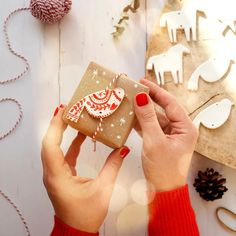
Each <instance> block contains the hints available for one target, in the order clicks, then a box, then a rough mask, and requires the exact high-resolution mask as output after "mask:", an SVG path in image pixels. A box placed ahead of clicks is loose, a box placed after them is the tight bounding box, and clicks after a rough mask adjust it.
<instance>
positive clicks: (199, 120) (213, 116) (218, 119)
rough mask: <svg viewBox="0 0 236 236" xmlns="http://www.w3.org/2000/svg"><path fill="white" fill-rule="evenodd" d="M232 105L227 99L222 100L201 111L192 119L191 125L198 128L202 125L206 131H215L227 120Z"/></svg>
mask: <svg viewBox="0 0 236 236" xmlns="http://www.w3.org/2000/svg"><path fill="white" fill-rule="evenodd" d="M233 105H234V103H232V102H231V101H230V100H229V99H228V98H224V99H222V100H221V101H219V102H216V103H213V104H211V105H210V106H208V107H207V108H205V109H204V110H202V111H201V112H200V113H199V114H198V115H197V116H196V117H195V118H194V120H193V123H194V124H195V125H196V126H197V127H198V128H199V127H200V124H202V125H203V126H205V127H206V128H208V129H217V128H219V127H220V126H222V125H223V124H224V123H225V122H226V121H227V120H228V118H229V115H230V113H231V108H232V106H233Z"/></svg>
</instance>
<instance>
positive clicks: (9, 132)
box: [0, 98, 23, 141]
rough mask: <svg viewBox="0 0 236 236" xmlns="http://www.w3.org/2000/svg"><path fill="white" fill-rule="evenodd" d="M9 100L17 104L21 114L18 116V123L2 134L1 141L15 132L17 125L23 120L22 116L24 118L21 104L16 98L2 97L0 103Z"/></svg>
mask: <svg viewBox="0 0 236 236" xmlns="http://www.w3.org/2000/svg"><path fill="white" fill-rule="evenodd" d="M8 101H9V102H13V103H15V104H16V105H17V107H18V110H19V116H18V119H17V121H16V123H15V124H14V126H13V127H12V128H11V129H10V130H9V131H7V132H6V133H4V134H1V135H0V141H1V140H3V139H4V138H6V137H7V136H8V135H10V134H11V133H13V132H14V131H15V129H16V128H17V126H18V125H19V123H20V122H21V120H22V118H23V111H22V107H21V104H20V103H19V102H18V101H17V100H16V99H14V98H2V99H0V103H3V102H8Z"/></svg>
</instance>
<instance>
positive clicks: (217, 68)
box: [188, 56, 231, 91]
mask: <svg viewBox="0 0 236 236" xmlns="http://www.w3.org/2000/svg"><path fill="white" fill-rule="evenodd" d="M230 64H231V60H230V59H228V58H225V57H223V56H222V57H214V58H210V59H209V60H207V61H205V62H204V63H202V64H201V65H200V66H198V68H197V69H196V70H195V71H194V72H193V73H192V75H191V77H190V79H189V81H188V89H189V90H192V91H196V90H198V81H199V78H202V79H203V80H204V81H206V82H209V83H212V82H216V81H218V80H220V79H221V78H222V77H223V76H224V75H225V74H226V72H227V71H228V69H229V67H230Z"/></svg>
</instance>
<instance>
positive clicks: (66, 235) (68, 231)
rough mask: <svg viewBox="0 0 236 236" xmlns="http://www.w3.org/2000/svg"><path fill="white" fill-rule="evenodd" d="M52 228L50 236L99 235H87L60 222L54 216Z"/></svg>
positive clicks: (94, 235) (87, 234)
mask: <svg viewBox="0 0 236 236" xmlns="http://www.w3.org/2000/svg"><path fill="white" fill-rule="evenodd" d="M54 222H55V223H54V228H53V231H52V233H51V236H98V235H99V233H87V232H83V231H80V230H78V229H75V228H72V227H71V226H69V225H67V224H65V223H64V222H62V221H61V220H60V219H59V218H58V217H56V216H54Z"/></svg>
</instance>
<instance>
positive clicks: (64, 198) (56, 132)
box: [42, 106, 129, 233]
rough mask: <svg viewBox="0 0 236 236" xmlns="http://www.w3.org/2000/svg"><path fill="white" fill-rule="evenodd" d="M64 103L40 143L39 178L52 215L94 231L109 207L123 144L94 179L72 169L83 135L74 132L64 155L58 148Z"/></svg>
mask: <svg viewBox="0 0 236 236" xmlns="http://www.w3.org/2000/svg"><path fill="white" fill-rule="evenodd" d="M64 109H65V107H63V106H61V107H59V108H57V110H56V111H57V112H56V113H55V114H54V117H53V119H52V120H51V123H50V126H49V128H48V131H47V134H46V135H45V137H44V139H43V143H42V162H43V181H44V185H45V187H46V189H47V192H48V195H49V198H50V199H51V202H52V204H53V207H54V210H55V214H56V216H57V217H58V218H59V219H61V220H62V221H63V222H65V223H66V224H67V225H69V226H71V227H73V228H76V229H78V230H81V231H85V232H91V233H96V232H98V230H99V228H100V226H101V225H102V223H103V221H104V219H105V217H106V215H107V212H108V207H109V202H110V198H111V195H112V191H113V187H114V183H115V180H116V177H117V175H118V171H119V169H120V167H121V165H122V162H123V159H124V158H125V156H126V155H127V154H128V153H129V149H128V148H127V147H123V148H120V149H117V150H114V151H113V152H112V153H111V154H110V155H109V157H108V158H107V160H106V163H105V164H104V167H103V168H102V170H101V172H100V173H99V175H98V177H97V178H96V179H89V178H83V177H80V176H78V175H77V173H76V161H77V157H78V155H79V152H80V148H81V145H82V143H83V142H84V140H85V138H86V137H85V136H84V135H82V134H81V133H78V135H77V137H76V138H75V139H74V141H73V142H72V144H71V146H70V148H69V150H68V152H67V154H66V155H65V156H64V154H63V151H62V150H61V148H60V145H61V142H62V138H63V133H64V131H65V130H66V127H67V126H66V125H65V123H64V122H63V120H62V115H63V112H64Z"/></svg>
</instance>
